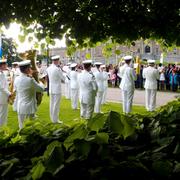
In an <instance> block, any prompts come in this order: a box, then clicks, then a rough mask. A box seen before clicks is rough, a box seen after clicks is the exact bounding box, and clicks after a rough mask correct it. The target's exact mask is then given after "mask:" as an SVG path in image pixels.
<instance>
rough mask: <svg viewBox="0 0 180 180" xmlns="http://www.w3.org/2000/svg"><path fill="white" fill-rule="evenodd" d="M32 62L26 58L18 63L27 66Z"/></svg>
mask: <svg viewBox="0 0 180 180" xmlns="http://www.w3.org/2000/svg"><path fill="white" fill-rule="evenodd" d="M30 64H31V60H24V61H21V62H19V63H18V65H19V66H27V65H30Z"/></svg>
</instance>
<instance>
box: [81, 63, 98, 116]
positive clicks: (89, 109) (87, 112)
mask: <svg viewBox="0 0 180 180" xmlns="http://www.w3.org/2000/svg"><path fill="white" fill-rule="evenodd" d="M91 65H92V60H85V61H83V66H84V70H83V71H82V72H81V73H80V74H79V76H78V82H79V91H80V93H79V99H80V113H81V117H83V118H85V119H90V118H91V117H92V115H93V112H94V104H95V96H96V91H97V84H96V81H95V77H94V75H93V73H92V72H91Z"/></svg>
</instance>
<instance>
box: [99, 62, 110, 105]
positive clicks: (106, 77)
mask: <svg viewBox="0 0 180 180" xmlns="http://www.w3.org/2000/svg"><path fill="white" fill-rule="evenodd" d="M100 68H101V70H102V73H103V78H104V82H103V84H104V91H103V98H102V102H101V104H105V103H106V101H107V100H106V96H107V90H108V80H109V75H108V72H107V71H106V65H105V64H103V65H101V67H100Z"/></svg>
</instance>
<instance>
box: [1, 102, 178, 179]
mask: <svg viewBox="0 0 180 180" xmlns="http://www.w3.org/2000/svg"><path fill="white" fill-rule="evenodd" d="M179 120H180V101H173V102H170V103H168V104H167V105H166V106H164V107H161V108H160V109H159V110H158V111H157V112H154V113H152V114H149V115H148V116H145V115H140V114H131V115H128V116H126V115H123V114H119V113H117V112H113V111H111V112H110V113H108V114H104V115H102V114H101V115H97V116H96V117H95V118H93V119H91V120H90V121H88V122H85V121H82V120H79V121H78V122H77V123H76V125H74V126H72V127H68V126H64V125H63V126H62V125H59V124H57V125H54V124H40V123H39V122H28V123H27V124H26V127H25V128H24V129H22V130H21V131H20V132H11V131H10V130H9V129H3V130H1V132H0V174H1V179H5V180H8V179H11V180H12V179H27V180H28V179H43V180H46V179H70V178H73V179H76V178H78V179H98V180H99V179H107V180H108V179H115V178H116V179H117V178H118V179H120V178H131V177H132V178H139V179H146V180H152V179H161V178H163V179H175V178H177V177H179V176H180V123H179Z"/></svg>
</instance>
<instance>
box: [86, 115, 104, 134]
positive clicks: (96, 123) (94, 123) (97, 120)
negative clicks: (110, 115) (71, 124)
mask: <svg viewBox="0 0 180 180" xmlns="http://www.w3.org/2000/svg"><path fill="white" fill-rule="evenodd" d="M106 120H107V115H104V114H98V115H96V116H95V117H94V118H92V119H90V120H89V121H88V124H87V126H88V127H89V128H90V129H91V130H92V131H96V132H98V131H99V130H100V129H101V128H102V127H103V126H104V123H105V121H106Z"/></svg>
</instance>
